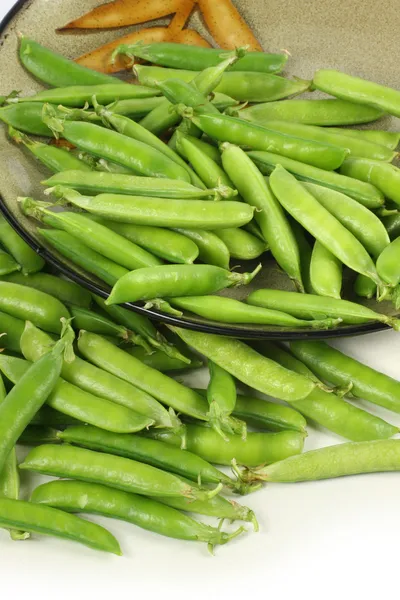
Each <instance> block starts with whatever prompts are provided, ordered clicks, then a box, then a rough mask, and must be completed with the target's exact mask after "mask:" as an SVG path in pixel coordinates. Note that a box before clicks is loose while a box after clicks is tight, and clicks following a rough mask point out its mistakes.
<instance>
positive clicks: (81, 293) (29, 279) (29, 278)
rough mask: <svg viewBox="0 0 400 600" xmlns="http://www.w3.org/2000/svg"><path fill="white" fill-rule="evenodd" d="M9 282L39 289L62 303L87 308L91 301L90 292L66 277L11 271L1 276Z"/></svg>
mask: <svg viewBox="0 0 400 600" xmlns="http://www.w3.org/2000/svg"><path fill="white" fill-rule="evenodd" d="M3 279H4V280H5V281H9V282H10V283H18V284H19V285H25V286H27V287H31V288H34V289H36V290H40V291H41V292H45V293H46V294H50V296H54V297H55V298H58V300H60V301H61V302H63V303H64V304H72V305H73V306H80V307H81V308H89V306H90V305H91V303H92V297H91V295H90V292H88V291H87V290H86V289H85V288H83V287H81V286H80V285H79V284H77V283H75V282H74V281H70V280H68V279H62V278H61V277H57V276H55V275H50V273H32V274H30V275H23V274H22V273H12V274H11V275H8V276H7V277H4V278H3Z"/></svg>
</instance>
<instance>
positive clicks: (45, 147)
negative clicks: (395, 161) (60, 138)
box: [8, 127, 92, 173]
mask: <svg viewBox="0 0 400 600" xmlns="http://www.w3.org/2000/svg"><path fill="white" fill-rule="evenodd" d="M8 135H9V136H10V137H11V138H12V139H13V140H14V141H15V142H16V143H17V144H23V145H24V147H25V148H27V149H28V150H29V151H30V152H31V153H32V154H33V156H34V157H35V158H37V159H38V160H39V161H40V162H41V163H42V164H44V165H45V166H46V167H47V168H48V169H50V170H51V171H53V172H54V173H58V172H59V171H65V170H67V169H74V170H76V171H79V172H80V173H81V172H82V171H85V172H89V171H91V170H92V169H91V167H90V166H89V165H88V164H87V163H86V162H84V161H83V160H80V159H79V158H78V157H77V156H75V155H74V154H72V153H71V152H69V151H68V150H63V149H62V148H57V146H54V145H51V144H44V143H42V142H38V141H36V140H31V139H30V138H29V137H28V136H27V135H25V134H23V133H21V132H20V131H17V130H16V129H14V128H13V127H9V129H8Z"/></svg>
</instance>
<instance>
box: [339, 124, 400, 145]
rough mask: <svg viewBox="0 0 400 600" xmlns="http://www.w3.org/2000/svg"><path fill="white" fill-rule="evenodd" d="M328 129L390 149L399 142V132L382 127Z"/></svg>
mask: <svg viewBox="0 0 400 600" xmlns="http://www.w3.org/2000/svg"><path fill="white" fill-rule="evenodd" d="M330 131H332V132H333V133H340V134H341V135H349V136H351V137H354V138H356V139H358V140H366V141H368V142H373V143H374V144H380V145H381V146H385V148H389V149H390V150H396V148H397V146H398V145H399V142H400V133H397V132H395V131H383V130H382V129H349V128H344V129H341V128H340V127H331V128H330Z"/></svg>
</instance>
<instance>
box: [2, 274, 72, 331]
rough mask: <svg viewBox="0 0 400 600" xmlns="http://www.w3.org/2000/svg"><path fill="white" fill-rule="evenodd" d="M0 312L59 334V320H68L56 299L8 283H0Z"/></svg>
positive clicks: (62, 307)
mask: <svg viewBox="0 0 400 600" xmlns="http://www.w3.org/2000/svg"><path fill="white" fill-rule="evenodd" d="M0 310H2V311H4V312H6V313H8V314H9V315H11V316H12V317H15V318H17V319H21V320H23V321H27V320H29V321H32V323H34V324H35V325H38V326H39V327H41V328H42V329H44V330H46V331H49V332H52V333H60V331H61V320H60V319H61V318H66V319H68V318H69V313H68V310H67V309H66V307H65V306H64V305H63V304H62V303H61V302H60V301H59V300H57V298H53V297H52V296H50V295H49V294H45V293H44V292H41V291H39V290H36V289H34V288H28V287H26V286H22V285H18V284H17V283H9V282H8V281H0Z"/></svg>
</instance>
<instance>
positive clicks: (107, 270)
mask: <svg viewBox="0 0 400 600" xmlns="http://www.w3.org/2000/svg"><path fill="white" fill-rule="evenodd" d="M37 231H38V233H39V235H40V236H42V237H43V238H44V239H45V240H46V242H48V243H49V244H50V245H51V246H53V248H55V249H56V250H57V252H59V253H60V254H61V255H62V256H65V257H66V258H68V259H69V260H71V261H72V262H73V263H75V264H76V265H78V266H79V267H82V268H83V269H85V270H86V271H88V272H89V273H93V275H96V277H98V278H99V279H101V280H102V281H104V282H105V283H108V284H109V285H114V283H115V282H116V281H118V279H119V278H120V277H122V276H123V275H125V273H128V272H129V271H128V269H125V268H124V267H121V266H120V265H117V263H115V262H113V261H112V260H110V259H109V258H106V257H105V256H102V255H101V254H99V253H98V252H96V251H95V250H92V248H89V246H87V245H86V244H83V243H82V242H81V241H80V240H78V239H77V238H76V237H74V236H73V235H70V234H69V233H68V232H67V231H62V230H61V229H38V230H37Z"/></svg>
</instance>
